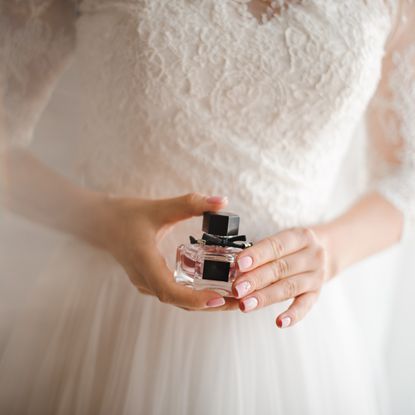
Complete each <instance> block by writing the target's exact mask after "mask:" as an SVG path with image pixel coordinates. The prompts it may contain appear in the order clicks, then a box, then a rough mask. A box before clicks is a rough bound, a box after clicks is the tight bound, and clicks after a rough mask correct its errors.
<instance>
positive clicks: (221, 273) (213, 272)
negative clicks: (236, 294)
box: [174, 212, 252, 297]
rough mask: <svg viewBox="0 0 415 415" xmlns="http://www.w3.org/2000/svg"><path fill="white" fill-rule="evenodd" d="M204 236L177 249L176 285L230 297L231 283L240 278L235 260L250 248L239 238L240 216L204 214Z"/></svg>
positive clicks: (248, 243) (227, 213) (216, 213)
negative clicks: (206, 290) (212, 291)
mask: <svg viewBox="0 0 415 415" xmlns="http://www.w3.org/2000/svg"><path fill="white" fill-rule="evenodd" d="M202 230H203V232H204V233H203V236H202V238H201V239H195V238H193V237H192V236H190V244H187V245H180V246H179V247H178V248H177V255H176V270H175V272H174V278H175V280H176V282H177V283H179V284H183V285H186V286H188V287H192V288H193V289H195V290H203V289H209V290H214V291H216V292H218V293H220V294H222V295H224V296H227V297H232V296H233V294H232V283H233V281H234V280H235V279H236V278H237V277H238V276H239V269H238V266H237V263H236V256H237V255H238V253H239V252H241V251H242V250H243V249H245V248H247V247H249V246H251V245H252V243H251V242H246V237H245V235H238V232H239V216H238V215H235V214H234V213H229V212H204V213H203V225H202Z"/></svg>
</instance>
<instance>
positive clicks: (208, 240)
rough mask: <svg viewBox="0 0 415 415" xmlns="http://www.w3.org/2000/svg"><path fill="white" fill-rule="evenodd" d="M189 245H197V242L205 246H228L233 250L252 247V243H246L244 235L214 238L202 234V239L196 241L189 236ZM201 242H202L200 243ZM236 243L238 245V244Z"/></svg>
mask: <svg viewBox="0 0 415 415" xmlns="http://www.w3.org/2000/svg"><path fill="white" fill-rule="evenodd" d="M189 238H190V243H191V244H197V243H199V242H201V243H204V244H205V245H217V246H229V247H233V248H242V249H245V248H249V247H250V246H252V242H246V236H245V235H235V236H216V235H210V234H209V233H204V234H203V236H202V238H201V239H199V240H197V239H196V238H194V237H193V236H189ZM202 241H203V242H202ZM238 241H239V242H240V243H238Z"/></svg>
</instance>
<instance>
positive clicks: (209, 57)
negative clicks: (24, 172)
mask: <svg viewBox="0 0 415 415" xmlns="http://www.w3.org/2000/svg"><path fill="white" fill-rule="evenodd" d="M17 3H20V2H17ZM62 4H67V3H66V2H62ZM395 6H396V4H393V2H391V4H388V3H387V2H384V1H381V0H368V1H366V2H363V1H361V0H352V1H348V2H340V1H339V2H337V1H333V2H327V1H322V0H314V1H311V0H304V1H302V2H292V3H288V4H286V5H285V6H284V7H280V8H279V9H278V13H275V14H273V15H272V16H270V17H269V18H267V19H263V20H262V19H258V18H257V17H256V16H254V15H253V14H252V13H251V11H250V9H249V7H248V2H247V1H246V0H227V1H224V0H199V1H187V0H174V1H163V0H151V1H146V0H118V1H115V0H96V1H94V0H85V1H84V2H82V4H81V7H80V11H81V16H80V17H79V19H78V21H77V24H76V31H77V38H78V42H77V50H76V54H75V58H74V62H73V65H72V69H71V70H72V71H74V73H76V74H79V91H77V94H78V96H79V98H80V102H79V107H80V108H81V109H82V114H83V117H82V123H83V128H82V130H81V132H80V134H81V140H80V141H81V142H82V146H81V149H80V150H81V151H80V154H79V159H78V160H77V162H78V165H79V172H80V174H81V175H82V177H83V179H84V181H85V183H86V184H87V185H88V186H90V187H93V188H96V189H99V190H102V191H105V192H108V193H113V194H129V195H139V196H141V197H151V198H157V197H165V196H172V195H178V194H182V193H186V192H189V191H199V192H204V193H207V194H226V195H228V196H229V197H230V200H231V203H230V206H229V210H232V211H235V212H238V213H239V214H240V215H241V218H242V219H241V221H242V226H241V231H242V232H243V233H246V234H248V235H249V237H250V238H251V239H254V240H257V239H260V238H262V237H264V236H267V235H269V234H270V233H276V232H278V231H279V230H281V229H284V228H286V227H291V226H303V225H308V224H312V223H315V222H317V221H320V220H324V218H325V217H326V216H327V213H326V212H327V211H328V210H329V209H328V201H329V200H330V195H331V193H332V190H333V186H334V184H335V179H336V176H337V173H338V170H339V167H340V165H341V161H342V159H343V157H344V155H345V152H346V150H347V148H348V145H349V143H350V140H351V137H352V133H353V130H354V129H355V127H356V125H357V123H358V121H359V120H360V119H361V118H362V117H363V116H364V112H365V110H366V108H367V106H368V103H369V101H370V99H371V98H372V96H373V94H374V93H375V91H376V89H377V86H378V82H379V80H380V77H381V70H382V58H383V55H384V47H385V42H386V39H387V37H388V35H389V33H390V31H391V28H392V22H393V17H394V10H395V8H396V7H395ZM1 28H3V26H1ZM0 30H2V29H0ZM67 36H72V34H71V31H70V30H68V32H67ZM6 39H11V37H10V36H8V37H6ZM62 41H63V40H62ZM6 43H7V40H6ZM45 50H46V49H45ZM47 50H49V47H48V48H47ZM69 50H70V48H67V51H68V53H69ZM8 53H9V55H13V53H14V52H13V51H11V50H10V51H9V52H8ZM68 53H66V54H63V55H64V56H66V55H67V54H68ZM6 56H7V55H6ZM62 59H63V58H61V57H59V60H62ZM402 59H404V57H403V56H402ZM401 63H402V61H401V60H399V59H398V58H397V65H396V70H395V71H393V73H394V75H393V76H391V78H390V79H391V80H390V82H391V85H392V86H393V85H395V86H397V85H400V83H399V81H397V79H398V77H399V76H400V75H401V74H402V70H401V69H400V68H401ZM58 66H59V65H58ZM31 76H32V77H33V72H32V73H31ZM29 78H30V77H29ZM405 82H408V83H410V85H411V88H412V89H409V91H413V79H412V78H408V73H407V72H406V71H405ZM407 90H408V88H405V89H402V88H399V90H398V89H396V91H397V93H396V95H395V98H396V99H395V101H394V102H395V104H394V110H395V112H396V117H397V119H398V120H399V121H398V122H399V123H400V124H399V125H401V126H402V127H401V130H400V131H401V133H402V136H403V138H404V140H405V143H406V145H407V146H406V147H405V148H406V149H407V150H406V153H405V154H407V155H408V154H409V156H408V157H405V159H404V161H403V164H402V166H403V167H402V168H401V169H400V170H399V171H400V172H399V173H398V174H399V177H401V178H402V180H401V179H399V182H398V183H397V180H398V179H396V177H398V176H392V175H391V176H390V178H388V179H385V180H384V181H382V183H379V185H378V188H379V189H380V191H382V192H383V193H384V194H385V195H386V197H388V198H390V200H391V201H392V202H393V203H395V204H396V205H398V206H399V207H400V208H401V209H402V210H404V211H405V213H406V214H407V215H408V216H410V215H411V213H412V210H413V203H414V202H413V201H414V195H415V192H412V193H411V189H412V187H413V182H414V181H415V179H414V177H415V173H414V171H415V167H414V165H413V159H412V158H411V157H410V155H411V154H412V153H411V151H412V150H411V149H413V146H414V145H415V144H414V142H415V138H414V136H413V131H414V128H413V125H412V124H411V116H410V114H411V113H410V111H411V108H412V107H413V101H411V100H410V99H408V95H407V94H408V92H407ZM399 92H400V93H399ZM18 98H19V96H18V97H17V98H16V99H18ZM20 98H21V99H23V100H24V98H25V94H20ZM38 101H39V102H45V97H44V96H43V98H40V99H39V100H38ZM6 102H7V100H6ZM16 105H17V104H16ZM24 108H25V107H24V106H23V109H24ZM17 124H19V123H17ZM18 129H19V127H18V126H16V127H15V131H17V132H16V133H15V134H14V132H13V129H12V128H10V129H9V131H10V137H13V136H15V137H17V140H20V139H19V138H18V137H20V136H21V135H24V136H26V135H27V133H26V132H25V133H24V134H23V133H20V132H18ZM24 130H25V131H27V129H26V128H25V129H24ZM409 195H411V196H409ZM199 222H200V221H199V220H197V219H195V220H191V221H188V222H186V223H184V224H181V225H179V226H178V227H177V228H176V229H175V230H174V231H173V232H172V233H171V234H169V235H168V236H167V238H166V239H165V240H164V241H163V244H162V246H161V247H160V248H161V250H162V252H163V253H164V254H165V256H166V258H167V260H168V262H169V264H170V265H173V259H174V254H175V247H176V246H177V245H178V244H179V243H181V242H184V241H186V240H187V237H188V235H189V234H197V233H198V229H199V227H200V223H199ZM283 306H284V305H275V306H271V307H269V308H266V309H263V310H261V311H258V312H255V313H252V314H250V315H244V314H241V313H227V314H223V313H201V312H199V313H186V312H184V311H182V310H179V309H175V308H173V307H170V306H166V305H162V304H160V303H159V302H158V301H157V300H156V299H153V298H149V297H144V296H141V295H137V293H136V291H135V290H134V289H132V288H131V286H130V285H129V283H128V282H127V278H125V275H124V272H123V270H121V269H120V267H119V266H118V265H117V264H116V263H115V262H114V261H113V260H112V259H111V258H109V257H108V256H106V255H105V254H103V253H102V252H99V251H95V250H94V249H92V248H91V247H89V246H86V245H84V244H81V243H80V242H78V241H72V242H70V243H68V245H67V246H66V247H65V249H64V250H63V252H62V254H61V255H58V257H57V258H56V259H55V260H54V261H52V262H51V264H50V266H49V270H48V272H46V273H45V276H44V278H43V279H42V281H41V283H40V284H39V287H38V289H37V291H36V292H35V293H34V294H33V301H32V302H31V303H30V304H28V307H27V310H25V311H24V312H23V313H22V316H21V319H20V321H19V322H18V323H17V325H16V329H15V331H14V334H13V336H12V337H11V339H10V341H9V342H8V346H7V348H6V351H5V353H4V354H3V356H2V359H1V364H0V408H1V409H2V410H3V412H5V413H7V414H19V415H20V414H24V413H30V414H49V413H50V414H92V413H100V414H114V413H125V414H166V413H168V414H189V415H190V414H198V415H199V414H201V415H203V414H241V415H242V414H253V413H258V414H262V413H267V414H268V413H269V414H271V413H272V414H350V413H353V414H378V413H381V412H382V410H383V411H384V412H385V413H388V412H387V402H386V400H387V398H386V394H385V391H384V390H382V385H381V384H380V382H379V380H380V379H382V377H381V376H380V374H379V373H378V368H377V367H376V366H375V365H374V364H373V363H374V362H373V359H372V357H373V356H371V354H370V353H367V351H366V350H365V348H364V345H363V344H362V342H361V338H360V336H359V332H358V330H357V328H356V325H355V322H354V321H353V316H352V314H351V310H350V306H349V304H348V303H347V300H346V297H345V295H344V293H343V291H342V290H341V286H340V285H339V284H338V283H337V282H336V281H334V282H332V283H331V284H328V286H327V287H326V288H325V290H324V292H323V293H322V295H321V298H320V301H319V304H318V305H317V306H316V307H315V308H314V309H313V311H312V312H311V313H310V315H309V316H308V317H307V318H306V320H305V321H303V322H302V323H300V324H299V325H298V326H296V327H295V328H293V329H290V330H287V331H279V330H277V329H276V328H275V326H274V318H275V317H276V315H277V312H278V310H281V309H282V307H283ZM340 322H341V323H340Z"/></svg>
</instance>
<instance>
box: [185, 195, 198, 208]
mask: <svg viewBox="0 0 415 415" xmlns="http://www.w3.org/2000/svg"><path fill="white" fill-rule="evenodd" d="M198 197H199V195H198V194H197V193H196V192H191V193H187V194H186V195H185V196H184V200H185V202H186V203H188V204H189V205H191V204H193V203H194V202H195V201H196V200H197V199H198Z"/></svg>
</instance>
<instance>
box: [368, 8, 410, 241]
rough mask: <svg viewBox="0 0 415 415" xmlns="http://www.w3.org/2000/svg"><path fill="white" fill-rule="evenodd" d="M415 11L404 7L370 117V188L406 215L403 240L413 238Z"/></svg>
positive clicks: (387, 55) (384, 65)
mask: <svg viewBox="0 0 415 415" xmlns="http://www.w3.org/2000/svg"><path fill="white" fill-rule="evenodd" d="M414 9H415V4H414V3H413V2H412V1H405V2H403V3H402V10H401V12H402V13H401V14H400V16H399V19H398V22H397V29H396V32H395V33H394V35H393V37H392V39H391V41H390V47H389V48H388V51H387V53H386V55H385V58H384V63H383V72H382V80H381V82H380V84H379V87H378V90H377V93H376V95H375V97H374V99H373V100H372V103H371V105H370V107H369V114H368V115H369V116H368V127H369V136H370V138H371V151H370V155H371V160H370V161H371V163H370V165H371V178H372V186H373V188H374V189H375V190H377V191H378V192H379V193H380V194H381V195H382V196H384V197H385V198H386V199H387V200H388V201H389V202H391V203H392V204H393V205H394V206H396V207H397V208H398V209H399V210H400V211H401V212H402V213H403V215H404V229H403V232H402V236H401V240H402V239H406V238H407V237H408V236H409V235H410V234H411V235H412V234H414V235H415V10H414Z"/></svg>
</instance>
